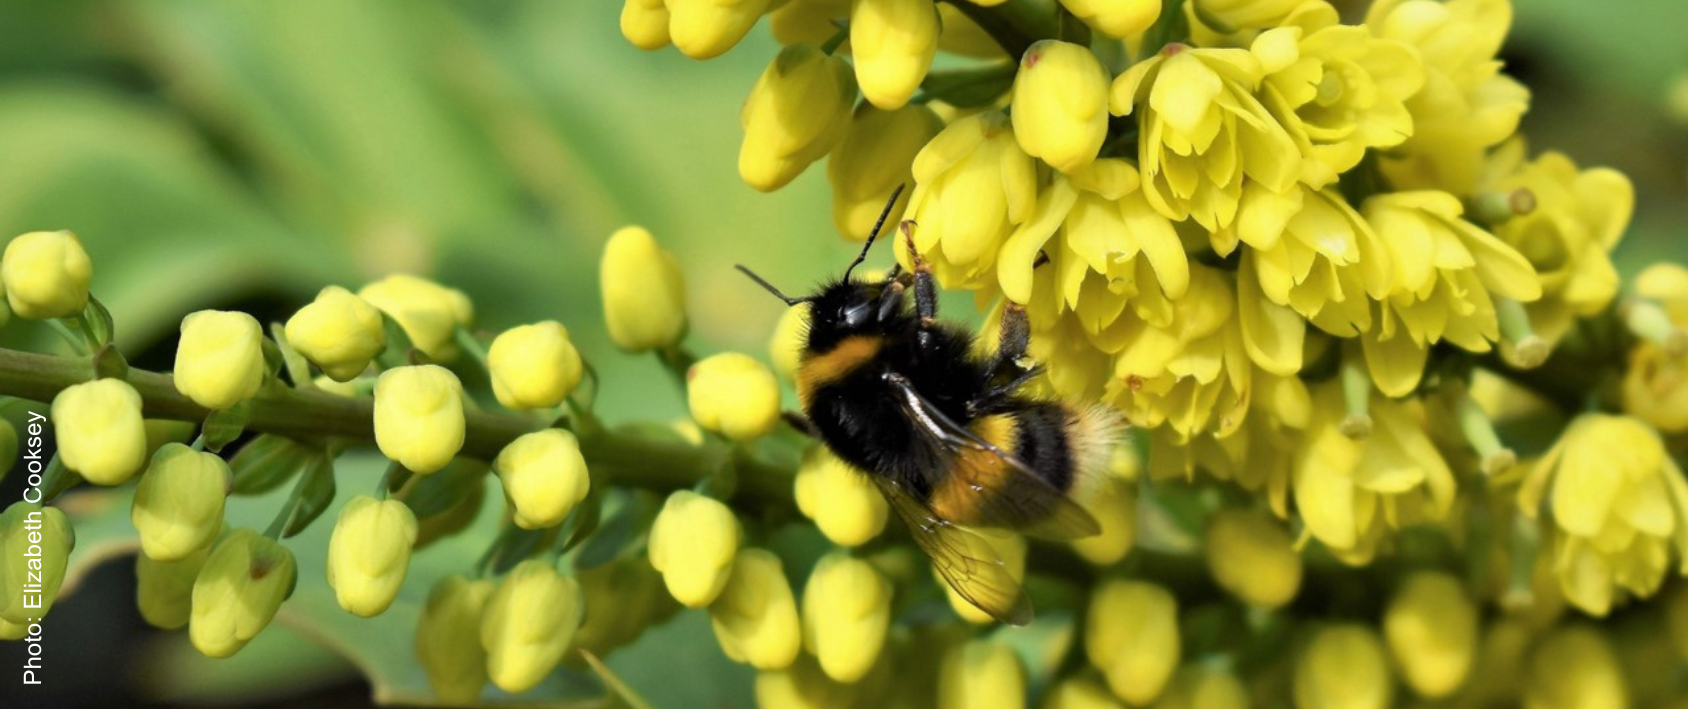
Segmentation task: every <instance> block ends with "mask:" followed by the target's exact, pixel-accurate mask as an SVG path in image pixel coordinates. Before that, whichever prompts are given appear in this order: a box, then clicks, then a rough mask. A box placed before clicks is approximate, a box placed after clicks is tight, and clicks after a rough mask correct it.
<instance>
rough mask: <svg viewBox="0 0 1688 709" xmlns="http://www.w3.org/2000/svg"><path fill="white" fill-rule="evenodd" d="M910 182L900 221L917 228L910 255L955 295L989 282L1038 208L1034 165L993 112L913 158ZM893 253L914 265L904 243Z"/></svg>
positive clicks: (952, 129)
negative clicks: (1009, 242) (1002, 253)
mask: <svg viewBox="0 0 1688 709" xmlns="http://www.w3.org/2000/svg"><path fill="white" fill-rule="evenodd" d="M914 179H915V183H916V185H915V188H914V194H913V195H912V196H910V197H909V203H908V210H907V212H906V213H905V214H906V216H907V217H908V218H910V219H913V220H914V221H915V222H917V223H918V224H919V226H918V227H917V228H915V229H914V244H915V249H916V250H917V251H919V252H920V255H921V256H922V257H924V258H925V259H926V260H927V261H928V262H929V263H930V264H931V265H932V270H933V272H934V273H935V274H936V275H937V276H938V279H939V281H940V282H942V283H943V284H944V285H945V286H947V287H952V288H978V287H982V286H984V285H986V284H989V283H991V282H994V281H995V280H996V279H995V275H996V273H995V267H996V257H997V250H998V249H1000V248H1001V247H1002V244H1003V241H1005V240H1006V239H1007V238H1008V235H1009V234H1011V233H1013V231H1014V228H1015V226H1017V225H1019V224H1021V223H1023V222H1025V221H1026V220H1027V219H1029V218H1031V215H1032V208H1033V207H1034V206H1035V205H1036V203H1037V165H1036V163H1035V161H1033V160H1032V158H1031V156H1029V155H1026V153H1025V151H1023V150H1021V149H1020V144H1019V143H1018V142H1016V141H1015V139H1014V131H1013V128H1012V127H1011V126H1010V125H1009V122H1008V117H1007V116H1004V115H1002V114H1001V113H998V112H995V111H991V112H986V113H980V114H975V115H972V116H968V117H966V118H962V119H960V120H957V121H955V122H953V123H951V124H949V125H948V126H946V127H945V128H944V130H943V131H942V132H940V133H939V134H938V135H937V137H934V138H933V139H932V141H931V142H929V143H927V144H926V147H924V148H922V149H921V150H920V154H919V155H917V156H915V158H914ZM896 250H897V259H898V260H899V261H902V262H903V265H904V266H905V267H906V266H909V265H911V264H910V263H909V259H908V254H907V244H905V243H904V240H903V239H901V238H899V239H897V240H896Z"/></svg>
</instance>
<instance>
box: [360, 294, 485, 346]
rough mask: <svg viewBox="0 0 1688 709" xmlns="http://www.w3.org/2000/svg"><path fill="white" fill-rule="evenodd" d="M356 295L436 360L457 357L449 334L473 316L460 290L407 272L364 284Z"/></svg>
mask: <svg viewBox="0 0 1688 709" xmlns="http://www.w3.org/2000/svg"><path fill="white" fill-rule="evenodd" d="M358 297H359V298H362V299H364V301H365V302H367V303H369V304H370V305H373V306H375V307H376V308H377V309H379V310H380V311H381V312H384V313H386V314H387V316H388V317H390V318H392V319H393V320H394V321H395V322H397V323H398V324H399V328H400V329H402V330H404V334H405V337H408V338H410V344H411V345H412V346H414V347H415V348H416V349H418V350H421V351H422V353H423V354H425V355H427V356H428V358H429V359H432V360H434V361H437V362H449V361H451V360H453V359H456V358H457V343H456V342H454V341H453V335H454V334H455V333H456V332H457V328H459V327H463V326H467V325H468V324H469V323H470V322H471V321H473V320H474V317H475V310H474V306H473V305H472V304H470V302H469V296H466V295H464V294H463V291H460V290H457V289H455V288H446V287H445V286H442V285H440V284H438V283H435V282H433V281H430V280H428V279H426V278H418V277H416V276H412V275H408V274H396V275H392V276H388V277H386V278H383V279H381V280H379V281H376V282H374V283H371V284H369V285H366V286H364V287H363V288H360V289H358Z"/></svg>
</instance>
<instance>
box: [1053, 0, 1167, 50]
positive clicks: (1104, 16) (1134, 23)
mask: <svg viewBox="0 0 1688 709" xmlns="http://www.w3.org/2000/svg"><path fill="white" fill-rule="evenodd" d="M1061 5H1063V6H1065V7H1066V8H1067V11H1068V12H1071V13H1073V16H1075V17H1077V18H1079V19H1081V20H1084V23H1085V24H1087V25H1090V27H1091V28H1092V29H1095V30H1096V31H1097V32H1100V33H1102V34H1105V35H1107V36H1109V37H1113V38H1114V39H1126V38H1129V37H1135V36H1137V35H1139V34H1142V33H1143V31H1144V30H1147V29H1149V26H1150V25H1153V24H1155V20H1158V19H1160V13H1161V0H1061ZM1150 49H1153V48H1152V47H1151V48H1150Z"/></svg>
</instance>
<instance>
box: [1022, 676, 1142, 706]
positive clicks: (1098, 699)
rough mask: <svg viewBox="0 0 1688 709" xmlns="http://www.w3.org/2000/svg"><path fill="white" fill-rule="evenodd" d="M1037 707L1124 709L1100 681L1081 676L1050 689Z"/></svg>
mask: <svg viewBox="0 0 1688 709" xmlns="http://www.w3.org/2000/svg"><path fill="white" fill-rule="evenodd" d="M1039 706H1040V707H1042V709H1124V706H1125V705H1124V704H1121V703H1120V701H1119V700H1118V699H1116V698H1114V695H1113V694H1112V693H1111V692H1109V691H1108V686H1107V685H1106V684H1103V683H1102V682H1101V680H1099V679H1097V678H1095V677H1092V676H1090V675H1088V674H1081V675H1077V676H1074V677H1070V678H1068V679H1064V680H1062V681H1061V683H1060V684H1057V685H1055V686H1054V687H1052V688H1050V689H1049V692H1048V693H1046V694H1045V695H1044V697H1043V704H1041V705H1039ZM1156 707H1157V709H1158V707H1159V705H1156Z"/></svg>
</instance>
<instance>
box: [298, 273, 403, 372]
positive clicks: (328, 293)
mask: <svg viewBox="0 0 1688 709" xmlns="http://www.w3.org/2000/svg"><path fill="white" fill-rule="evenodd" d="M286 335H287V344H288V345H291V346H292V347H293V349H294V350H295V351H297V352H298V353H299V354H301V355H304V357H305V359H308V360H310V361H311V363H312V364H315V365H316V366H318V367H321V368H322V372H323V374H326V375H328V377H329V378H330V379H333V380H334V381H337V382H347V381H351V380H352V379H355V378H357V376H358V375H359V374H362V373H363V370H364V369H366V368H368V367H369V362H370V360H373V359H375V356H376V355H378V354H381V350H383V349H385V348H386V346H387V331H386V328H385V326H384V325H383V324H382V322H381V311H379V310H376V309H375V306H373V305H370V304H369V302H368V301H365V300H364V299H362V298H359V297H357V296H355V295H352V292H351V291H348V290H346V289H344V288H341V287H340V286H329V287H327V288H324V289H322V292H320V293H318V294H317V297H316V300H313V301H311V303H310V304H309V305H306V306H305V307H303V308H300V309H299V312H297V313H294V314H293V317H291V318H288V319H287V329H286Z"/></svg>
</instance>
